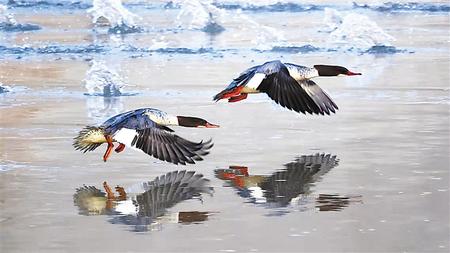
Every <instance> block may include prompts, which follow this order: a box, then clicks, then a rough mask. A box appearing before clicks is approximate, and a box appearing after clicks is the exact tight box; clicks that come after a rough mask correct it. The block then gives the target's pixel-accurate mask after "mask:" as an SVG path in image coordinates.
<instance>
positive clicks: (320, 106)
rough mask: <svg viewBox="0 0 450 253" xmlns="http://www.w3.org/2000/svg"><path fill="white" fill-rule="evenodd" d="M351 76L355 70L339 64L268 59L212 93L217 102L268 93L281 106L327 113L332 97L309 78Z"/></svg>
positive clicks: (234, 100) (331, 109)
mask: <svg viewBox="0 0 450 253" xmlns="http://www.w3.org/2000/svg"><path fill="white" fill-rule="evenodd" d="M339 75H346V76H354V75H361V73H354V72H351V71H349V70H348V69H346V68H344V67H341V66H331V65H314V67H312V68H310V67H304V66H300V65H295V64H292V63H282V62H280V61H278V60H277V61H270V62H266V63H264V64H262V65H258V66H254V67H251V68H249V69H247V70H246V71H244V72H243V73H241V74H240V75H239V77H237V78H235V79H233V81H232V82H231V83H230V85H228V87H227V88H225V90H223V91H221V92H219V93H218V94H217V95H215V96H214V100H215V101H216V102H217V101H219V100H221V99H226V98H228V102H230V103H232V102H237V101H241V100H243V99H246V98H247V95H248V94H251V93H261V92H264V93H267V95H269V97H270V98H271V99H273V100H274V101H275V102H277V103H278V104H280V105H281V106H283V107H285V108H288V109H289V110H293V111H296V112H299V113H300V112H301V113H303V114H306V112H307V113H309V114H321V115H324V114H325V113H326V114H328V115H329V114H330V112H333V113H335V109H338V107H337V105H336V104H335V103H334V102H333V100H332V99H331V98H330V97H329V96H328V94H327V93H325V92H324V91H323V90H322V89H321V88H320V87H319V86H318V85H317V84H316V83H315V82H313V81H311V80H310V79H311V78H314V77H318V76H339Z"/></svg>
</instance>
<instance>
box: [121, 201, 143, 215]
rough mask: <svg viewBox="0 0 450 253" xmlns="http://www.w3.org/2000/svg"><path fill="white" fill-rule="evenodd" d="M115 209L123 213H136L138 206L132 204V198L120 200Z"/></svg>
mask: <svg viewBox="0 0 450 253" xmlns="http://www.w3.org/2000/svg"><path fill="white" fill-rule="evenodd" d="M115 211H117V212H119V213H120V214H124V215H136V214H137V213H138V212H139V208H138V207H137V206H135V205H134V203H133V200H131V199H127V200H125V201H120V202H119V203H118V204H117V206H116V207H115Z"/></svg>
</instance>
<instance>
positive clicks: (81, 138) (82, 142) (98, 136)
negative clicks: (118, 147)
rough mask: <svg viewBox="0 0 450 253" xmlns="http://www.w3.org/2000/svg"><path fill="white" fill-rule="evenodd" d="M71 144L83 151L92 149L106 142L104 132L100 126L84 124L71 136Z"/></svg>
mask: <svg viewBox="0 0 450 253" xmlns="http://www.w3.org/2000/svg"><path fill="white" fill-rule="evenodd" d="M73 139H74V141H73V144H72V145H73V146H74V148H75V149H76V150H80V151H81V152H83V153H86V152H87V151H92V150H94V149H96V148H97V147H98V146H100V145H101V144H102V143H105V142H106V138H105V132H104V130H103V128H101V127H95V126H86V127H85V128H83V129H82V130H81V131H80V132H79V133H78V136H76V137H75V138H73Z"/></svg>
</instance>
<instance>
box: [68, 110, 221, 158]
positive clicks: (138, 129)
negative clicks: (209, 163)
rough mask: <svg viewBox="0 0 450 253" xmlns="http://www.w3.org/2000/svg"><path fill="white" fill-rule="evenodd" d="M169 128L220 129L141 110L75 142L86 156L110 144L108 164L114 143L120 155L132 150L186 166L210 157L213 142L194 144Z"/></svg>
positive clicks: (87, 131) (89, 131) (91, 129)
mask: <svg viewBox="0 0 450 253" xmlns="http://www.w3.org/2000/svg"><path fill="white" fill-rule="evenodd" d="M168 126H184V127H198V128H202V127H204V128H217V127H219V126H218V125H215V124H211V123H209V122H208V121H206V120H204V119H201V118H196V117H188V116H173V115H169V114H167V113H165V112H163V111H160V110H158V109H153V108H142V109H137V110H133V111H128V112H124V113H121V114H119V115H116V116H114V117H112V118H110V119H108V120H107V121H105V122H104V123H103V124H102V125H100V126H98V127H96V126H87V127H85V128H84V129H83V130H81V131H80V132H79V134H78V136H77V137H75V138H74V140H75V141H74V143H73V146H74V147H75V149H77V150H80V151H83V152H87V151H93V150H94V149H96V148H97V147H98V146H100V145H101V144H103V143H107V144H108V147H107V149H106V152H105V154H104V155H103V161H105V162H106V161H107V159H108V157H109V156H110V154H111V151H112V149H113V148H114V142H117V143H119V145H118V146H117V148H116V149H115V152H117V153H120V152H122V151H123V150H124V149H125V147H131V148H133V149H137V150H141V151H143V152H144V153H146V154H148V155H151V156H153V157H155V158H157V159H160V160H163V161H166V162H170V163H174V164H183V165H186V164H187V163H189V164H194V163H195V161H200V160H203V158H202V156H205V155H207V154H208V153H209V151H208V150H209V149H211V147H212V146H213V144H212V142H211V140H209V141H205V142H204V141H200V142H192V141H189V140H186V139H184V138H182V137H179V136H178V135H175V134H173V132H174V131H173V130H172V129H170V128H169V127H168Z"/></svg>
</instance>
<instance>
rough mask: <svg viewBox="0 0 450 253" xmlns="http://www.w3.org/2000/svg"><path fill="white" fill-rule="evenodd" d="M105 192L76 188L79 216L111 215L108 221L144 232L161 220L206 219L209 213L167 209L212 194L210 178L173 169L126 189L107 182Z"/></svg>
mask: <svg viewBox="0 0 450 253" xmlns="http://www.w3.org/2000/svg"><path fill="white" fill-rule="evenodd" d="M103 188H104V191H102V190H100V189H97V188H96V187H94V186H83V187H80V188H78V189H77V190H76V193H75V194H74V197H73V198H74V203H75V205H76V206H78V208H79V212H80V214H82V215H110V216H111V217H112V218H111V219H110V222H111V223H114V224H116V223H121V224H127V225H132V226H134V230H135V231H147V230H148V229H153V228H154V227H158V226H161V224H162V223H182V224H189V223H199V222H203V221H206V220H207V219H208V217H209V215H210V214H212V212H209V211H192V210H186V211H179V212H169V211H168V210H167V209H168V208H172V207H173V206H175V205H176V204H178V203H180V202H182V201H186V200H189V199H199V200H200V201H201V203H203V200H202V195H203V194H205V193H206V194H209V195H212V193H213V188H212V187H210V186H209V180H208V179H206V178H204V177H203V175H202V174H198V173H195V172H194V171H173V172H169V173H167V174H165V175H162V176H159V177H157V178H155V180H153V181H150V182H144V183H141V184H137V185H133V186H131V187H129V188H127V189H125V188H124V187H121V186H116V187H115V188H114V190H113V189H112V188H111V186H109V184H108V183H107V182H104V183H103Z"/></svg>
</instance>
